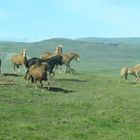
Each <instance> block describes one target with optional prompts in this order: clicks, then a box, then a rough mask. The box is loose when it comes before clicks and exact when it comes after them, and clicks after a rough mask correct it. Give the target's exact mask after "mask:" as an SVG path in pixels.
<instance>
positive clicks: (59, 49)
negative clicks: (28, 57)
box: [40, 45, 63, 61]
mask: <svg viewBox="0 0 140 140" xmlns="http://www.w3.org/2000/svg"><path fill="white" fill-rule="evenodd" d="M62 47H63V45H58V46H57V47H56V49H55V52H54V53H51V52H44V53H43V54H42V55H41V56H40V58H41V59H43V60H46V61H47V60H48V59H50V58H51V57H53V56H55V55H61V54H62Z"/></svg>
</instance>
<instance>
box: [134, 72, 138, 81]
mask: <svg viewBox="0 0 140 140" xmlns="http://www.w3.org/2000/svg"><path fill="white" fill-rule="evenodd" d="M134 76H135V77H136V79H135V80H134V81H133V83H135V82H136V81H137V80H139V75H138V74H137V73H136V74H134Z"/></svg>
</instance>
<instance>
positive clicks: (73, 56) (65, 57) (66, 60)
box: [62, 52, 80, 73]
mask: <svg viewBox="0 0 140 140" xmlns="http://www.w3.org/2000/svg"><path fill="white" fill-rule="evenodd" d="M72 60H75V61H77V62H79V61H80V55H79V54H77V53H73V52H71V53H63V54H62V64H65V65H66V70H65V72H64V73H66V72H70V73H73V72H74V69H72V68H71V66H70V62H71V61H72Z"/></svg>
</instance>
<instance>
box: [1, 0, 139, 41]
mask: <svg viewBox="0 0 140 140" xmlns="http://www.w3.org/2000/svg"><path fill="white" fill-rule="evenodd" d="M56 37H64V38H71V39H75V38H80V37H140V0H0V40H12V41H37V40H43V39H49V38H56Z"/></svg>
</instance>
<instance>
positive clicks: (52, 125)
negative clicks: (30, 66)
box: [0, 40, 140, 140]
mask: <svg viewBox="0 0 140 140" xmlns="http://www.w3.org/2000/svg"><path fill="white" fill-rule="evenodd" d="M61 42H63V43H62V44H65V48H64V51H69V50H74V51H77V52H79V53H80V56H81V62H80V63H76V62H74V61H73V62H72V67H73V68H74V69H75V70H76V71H77V74H75V75H73V74H69V73H67V74H59V73H56V75H55V77H54V79H53V81H52V82H51V85H52V86H51V89H50V90H48V89H47V84H46V83H44V86H45V88H43V89H40V88H38V89H35V88H34V86H33V85H32V84H30V86H29V87H25V84H26V81H25V80H24V78H23V77H24V71H23V70H22V74H20V75H15V74H13V69H12V65H11V63H10V61H9V58H10V55H11V54H12V53H14V52H18V51H17V50H18V49H17V48H18V46H19V47H20V48H25V47H26V48H27V46H28V47H29V48H28V53H29V55H30V56H31V57H32V56H37V55H39V54H40V53H41V52H42V51H44V50H45V49H46V45H47V46H49V45H50V48H49V50H54V46H55V45H56V44H58V43H59V44H60V43H61ZM12 45H13V46H12ZM37 46H40V47H37ZM76 46H77V48H76ZM34 47H35V48H36V49H33V48H34ZM81 48H82V49H81ZM0 50H1V51H4V53H5V54H4V55H3V56H2V72H3V75H0V140H139V139H140V119H139V118H140V82H137V83H136V84H132V83H129V82H127V81H122V83H121V84H119V68H120V66H122V65H129V66H132V65H134V64H137V63H138V62H139V50H140V48H139V47H138V45H133V48H132V46H131V45H130V44H119V45H117V46H107V45H105V44H102V43H101V44H96V43H85V42H75V41H74V42H71V40H65V41H64V40H60V42H58V41H56V42H53V43H52V42H51V41H48V43H47V44H46V43H44V42H40V43H39V44H37V43H32V44H24V43H15V44H13V43H9V44H7V43H6V44H0ZM85 52H86V53H85ZM129 78H130V79H131V80H132V79H133V77H130V76H129Z"/></svg>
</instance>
